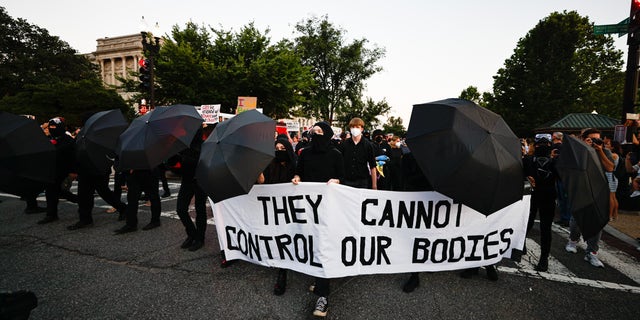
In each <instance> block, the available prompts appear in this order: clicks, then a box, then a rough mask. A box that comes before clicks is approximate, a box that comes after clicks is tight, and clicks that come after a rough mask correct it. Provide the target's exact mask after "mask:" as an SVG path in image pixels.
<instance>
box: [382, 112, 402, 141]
mask: <svg viewBox="0 0 640 320" xmlns="http://www.w3.org/2000/svg"><path fill="white" fill-rule="evenodd" d="M382 130H383V131H384V132H387V133H393V134H394V135H396V136H400V137H404V136H406V135H407V129H405V127H404V124H402V118H400V117H397V118H396V117H389V118H388V119H387V123H385V124H384V125H382Z"/></svg>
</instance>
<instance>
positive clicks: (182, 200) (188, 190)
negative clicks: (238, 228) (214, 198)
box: [176, 129, 207, 251]
mask: <svg viewBox="0 0 640 320" xmlns="http://www.w3.org/2000/svg"><path fill="white" fill-rule="evenodd" d="M203 141H204V137H203V132H202V129H200V130H198V131H197V132H196V135H195V137H194V138H193V141H191V145H190V147H189V149H186V150H184V151H182V152H180V153H179V154H178V155H179V156H180V166H181V170H182V171H181V173H182V181H181V183H180V190H179V191H178V201H177V203H176V212H177V213H178V217H180V221H181V222H182V225H183V226H184V229H185V232H186V233H187V239H185V240H184V242H183V243H182V245H181V246H180V247H181V248H183V249H189V251H196V250H198V249H200V248H202V247H203V246H204V235H205V231H206V230H207V195H206V194H205V192H204V191H202V189H201V188H200V186H198V183H197V181H196V177H195V175H196V166H197V164H198V159H199V158H200V150H201V147H202V142H203ZM194 197H195V200H194V204H195V208H196V223H195V224H194V223H193V221H192V220H191V216H190V215H189V204H190V203H191V199H192V198H194Z"/></svg>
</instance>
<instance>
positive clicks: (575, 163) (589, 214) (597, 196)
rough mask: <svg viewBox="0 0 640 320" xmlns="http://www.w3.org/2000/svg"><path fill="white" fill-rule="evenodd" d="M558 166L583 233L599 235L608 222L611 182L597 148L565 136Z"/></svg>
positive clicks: (585, 234)
mask: <svg viewBox="0 0 640 320" xmlns="http://www.w3.org/2000/svg"><path fill="white" fill-rule="evenodd" d="M556 169H557V170H558V175H559V176H560V180H562V184H563V185H564V187H565V188H566V190H567V194H568V199H569V203H570V207H571V214H572V215H573V218H574V219H575V220H576V223H577V224H578V227H580V231H581V232H582V235H583V237H584V238H585V239H588V238H590V237H592V236H594V235H596V234H597V233H598V232H599V231H600V230H602V228H604V226H605V225H606V224H607V223H608V222H609V183H608V182H607V178H606V176H605V175H604V170H603V169H602V165H601V164H600V159H599V157H598V154H597V153H596V151H595V149H594V148H593V147H591V146H589V145H587V144H586V143H585V142H583V141H582V140H578V139H576V138H575V137H572V136H566V138H565V139H564V140H563V143H562V151H561V153H560V156H559V157H558V160H557V162H556Z"/></svg>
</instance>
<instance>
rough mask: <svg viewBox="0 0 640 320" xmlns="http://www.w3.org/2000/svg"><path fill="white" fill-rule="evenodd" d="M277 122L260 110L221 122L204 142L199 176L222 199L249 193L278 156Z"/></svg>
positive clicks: (215, 197)
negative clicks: (275, 147) (275, 141)
mask: <svg viewBox="0 0 640 320" xmlns="http://www.w3.org/2000/svg"><path fill="white" fill-rule="evenodd" d="M275 131H276V122H275V121H274V120H272V119H270V118H268V117H266V116H264V115H263V114H261V113H260V112H258V111H256V110H249V111H245V112H242V113H240V114H238V115H237V116H235V117H233V118H231V119H230V120H227V121H224V122H222V123H219V124H218V125H217V126H216V128H215V129H214V130H213V132H212V133H211V135H210V136H209V138H207V140H206V141H205V142H204V143H203V144H202V151H201V153H200V159H199V161H198V167H197V168H196V179H197V180H198V184H199V185H200V187H202V189H203V190H204V191H205V192H206V193H207V194H208V195H209V196H210V197H211V199H213V201H214V202H220V201H222V200H224V199H228V198H232V197H235V196H237V195H241V194H246V193H247V192H249V190H251V187H252V186H253V184H254V183H255V182H256V180H257V179H258V175H260V173H261V172H262V171H263V170H264V169H265V168H266V167H267V165H269V162H271V160H272V159H273V158H274V156H275V149H274V147H273V143H274V133H275Z"/></svg>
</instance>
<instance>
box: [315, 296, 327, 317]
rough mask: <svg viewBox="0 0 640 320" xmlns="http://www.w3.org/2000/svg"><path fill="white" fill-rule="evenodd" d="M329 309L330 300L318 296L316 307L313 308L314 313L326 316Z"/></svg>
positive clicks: (318, 315) (317, 315)
mask: <svg viewBox="0 0 640 320" xmlns="http://www.w3.org/2000/svg"><path fill="white" fill-rule="evenodd" d="M327 310H329V302H327V298H325V297H320V298H318V302H316V308H315V310H313V315H314V316H316V317H326V316H327Z"/></svg>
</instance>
